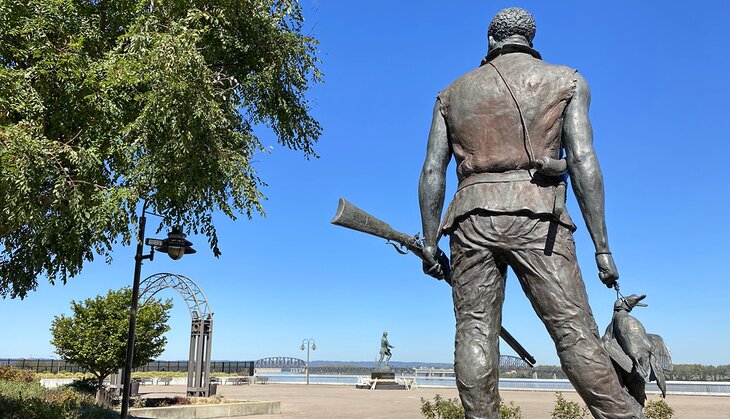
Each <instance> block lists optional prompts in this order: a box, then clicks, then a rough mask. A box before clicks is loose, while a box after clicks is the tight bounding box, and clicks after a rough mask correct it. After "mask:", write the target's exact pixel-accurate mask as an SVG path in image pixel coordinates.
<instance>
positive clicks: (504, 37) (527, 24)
mask: <svg viewBox="0 0 730 419" xmlns="http://www.w3.org/2000/svg"><path fill="white" fill-rule="evenodd" d="M535 30H536V26H535V19H534V18H533V17H532V15H531V14H530V12H528V11H527V10H525V9H520V8H519V7H510V8H507V9H502V10H500V11H499V12H498V13H497V14H496V15H495V16H494V19H492V23H490V24H489V29H488V30H487V35H488V36H489V49H492V48H495V47H497V46H499V45H501V44H504V43H505V41H508V40H510V41H511V40H515V41H520V40H521V39H520V38H519V37H521V38H524V41H527V44H528V45H529V46H532V40H533V39H534V38H535Z"/></svg>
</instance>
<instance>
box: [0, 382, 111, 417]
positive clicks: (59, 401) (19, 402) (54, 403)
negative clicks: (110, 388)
mask: <svg viewBox="0 0 730 419" xmlns="http://www.w3.org/2000/svg"><path fill="white" fill-rule="evenodd" d="M115 417H118V414H117V413H116V412H114V411H112V410H109V409H105V408H102V407H99V406H96V405H94V399H93V397H91V396H89V395H86V394H81V393H78V392H76V391H73V390H71V389H69V388H63V387H62V388H57V389H50V390H49V389H46V388H44V387H42V386H41V385H40V384H38V383H24V382H13V381H7V380H0V418H3V419H33V418H43V419H107V418H115Z"/></svg>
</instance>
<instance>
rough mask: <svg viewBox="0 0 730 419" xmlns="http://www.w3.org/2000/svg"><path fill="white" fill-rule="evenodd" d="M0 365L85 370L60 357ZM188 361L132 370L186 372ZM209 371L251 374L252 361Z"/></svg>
mask: <svg viewBox="0 0 730 419" xmlns="http://www.w3.org/2000/svg"><path fill="white" fill-rule="evenodd" d="M0 365H11V366H13V367H16V368H22V369H28V370H31V371H34V372H38V373H40V372H49V373H54V374H55V373H59V372H73V373H76V372H85V370H84V369H83V368H81V367H79V366H77V365H73V364H71V363H68V362H66V361H64V360H60V359H26V358H0ZM187 370H188V361H152V362H150V363H149V364H147V365H144V366H142V367H139V368H135V369H134V370H132V371H134V372H147V371H172V372H187ZM210 372H211V373H227V374H241V375H253V373H254V362H253V361H211V362H210Z"/></svg>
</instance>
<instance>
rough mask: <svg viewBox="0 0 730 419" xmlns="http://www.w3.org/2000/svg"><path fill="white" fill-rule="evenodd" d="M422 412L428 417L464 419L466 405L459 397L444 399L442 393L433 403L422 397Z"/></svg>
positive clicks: (431, 418)
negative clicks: (464, 405)
mask: <svg viewBox="0 0 730 419" xmlns="http://www.w3.org/2000/svg"><path fill="white" fill-rule="evenodd" d="M421 413H422V414H423V417H425V418H426V419H464V407H463V406H462V405H461V401H459V399H444V398H443V397H441V395H440V394H437V395H436V396H435V397H434V398H433V403H431V401H430V400H426V399H424V398H423V397H421Z"/></svg>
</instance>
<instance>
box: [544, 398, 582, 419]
mask: <svg viewBox="0 0 730 419" xmlns="http://www.w3.org/2000/svg"><path fill="white" fill-rule="evenodd" d="M555 397H556V400H555V408H554V409H553V411H552V413H551V414H550V418H551V419H583V418H588V417H590V416H588V409H587V408H586V407H584V406H581V405H579V404H578V403H576V402H571V401H568V400H565V397H563V393H561V392H557V393H555Z"/></svg>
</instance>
